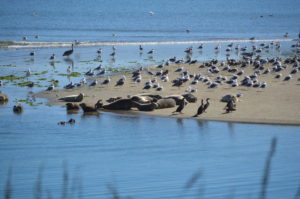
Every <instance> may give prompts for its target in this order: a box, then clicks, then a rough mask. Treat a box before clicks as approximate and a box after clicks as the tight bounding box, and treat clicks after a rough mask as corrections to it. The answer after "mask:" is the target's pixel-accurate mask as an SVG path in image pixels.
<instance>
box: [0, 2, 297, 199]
mask: <svg viewBox="0 0 300 199" xmlns="http://www.w3.org/2000/svg"><path fill="white" fill-rule="evenodd" d="M1 3H2V4H1V7H0V40H13V41H20V40H21V38H22V36H27V37H28V40H29V41H50V42H51V41H73V40H75V39H77V40H79V41H121V42H128V41H175V42H176V41H193V40H215V39H244V38H249V37H252V36H255V37H257V38H261V39H264V38H282V36H283V34H284V33H285V32H289V34H290V37H291V38H295V37H296V36H297V34H298V31H299V27H300V20H299V19H300V11H299V9H298V8H299V7H300V3H299V1H297V0H288V1H279V0H275V1H269V0H266V1H258V0H254V1H251V2H249V1H231V2H230V3H229V2H227V1H219V0H216V1H195V0H189V1H179V0H178V1H177V0H175V1H165V0H163V1H158V0H151V1H136V0H126V1H117V0H113V1H100V0H99V1H96V0H89V1H84V2H82V3H81V2H78V1H72V0H67V1H58V0H53V1H35V0H31V1H5V2H1ZM150 11H152V12H154V15H153V16H151V15H150V14H149V12H150ZM261 16H262V17H261ZM186 29H190V30H191V32H190V33H187V32H186V31H185V30H186ZM113 33H114V34H116V35H117V36H116V37H113V36H112V34H113ZM36 34H39V35H40V37H39V39H35V38H34V35H36ZM291 43H292V42H282V43H281V44H282V48H281V50H275V49H270V50H269V51H268V52H267V51H264V52H263V53H262V54H261V55H262V56H263V57H274V56H280V57H286V56H292V55H293V52H292V51H290V48H289V47H290V45H291ZM227 44H228V43H222V44H221V45H222V50H221V51H220V52H215V51H214V49H213V48H214V47H215V46H216V43H212V44H207V45H205V49H204V50H203V51H197V50H195V51H194V53H193V55H192V58H193V59H198V60H202V61H203V60H210V59H219V60H225V59H226V52H225V48H226V45H227ZM236 44H237V43H235V45H236ZM252 45H258V43H243V44H241V46H248V48H250V47H251V46H252ZM189 46H190V45H187V44H177V45H145V46H144V48H145V50H144V53H142V54H140V53H139V51H138V46H137V45H120V46H117V55H116V57H115V59H112V58H111V57H110V56H109V54H110V53H111V52H112V50H111V46H97V47H78V48H76V49H75V52H74V54H73V55H72V56H71V57H70V58H69V59H66V58H63V57H62V56H61V55H62V53H63V52H64V51H65V50H66V49H67V48H54V49H52V48H43V49H38V48H37V49H19V50H15V49H9V50H5V49H1V50H0V76H4V75H12V74H14V75H16V76H17V77H22V76H24V75H25V71H26V70H28V68H30V69H31V71H32V72H33V75H32V76H30V77H28V78H24V79H21V80H15V81H8V80H4V81H3V83H4V85H3V86H2V87H0V91H1V92H2V93H6V94H8V95H9V96H10V101H9V103H8V104H6V105H0V195H1V196H4V193H5V190H7V187H8V188H12V192H11V193H12V198H14V199H18V198H20V199H21V198H22V199H23V198H33V197H35V198H39V197H38V196H39V194H38V192H37V190H38V189H40V190H41V193H42V198H112V195H113V194H112V192H116V190H117V192H118V193H119V195H120V196H121V197H124V198H126V197H127V198H130V197H132V198H138V199H153V198H160V199H161V198H172V199H173V198H222V199H223V198H245V199H248V198H258V196H259V192H260V188H261V182H262V176H263V171H264V166H265V161H266V157H267V154H268V152H269V149H270V142H271V139H272V138H273V137H277V139H278V143H277V148H276V152H275V155H274V157H273V159H272V165H271V170H270V178H269V184H268V189H267V198H270V199H271V198H272V199H274V198H275V199H276V198H278V199H282V198H294V196H295V195H296V192H297V190H298V189H299V184H300V166H299V165H300V154H299V153H298V151H299V150H300V145H299V140H300V133H299V132H300V127H298V126H273V125H254V124H239V123H222V122H205V121H196V120H190V119H171V118H160V117H150V116H143V115H138V114H136V115H128V114H114V113H106V112H102V113H100V115H99V116H84V115H82V113H79V114H75V115H68V114H66V111H65V108H64V107H60V106H52V107H49V106H47V101H46V100H44V99H35V97H34V95H33V94H34V93H36V92H39V91H42V90H45V89H46V87H47V86H49V85H50V81H51V80H52V79H57V80H59V85H58V88H62V87H63V86H64V85H66V84H67V83H69V82H70V81H73V82H78V81H79V79H81V78H82V77H83V75H80V76H79V77H71V78H67V77H65V76H62V74H66V73H67V72H66V70H67V67H68V66H72V68H73V71H76V72H79V73H81V74H83V73H84V72H86V71H87V70H89V69H93V68H95V67H97V66H98V65H99V64H102V66H103V67H105V68H107V69H133V68H138V67H140V66H151V65H156V64H159V63H162V62H164V61H165V60H167V59H168V58H170V57H173V56H177V57H178V58H184V57H185V55H184V53H183V51H184V49H185V48H187V47H189ZM193 46H194V49H196V48H197V45H196V44H194V45H193ZM99 47H102V48H103V55H102V56H101V57H98V55H97V53H96V50H97V49H98V48H99ZM152 48H154V49H155V50H156V53H155V54H154V55H153V57H149V56H148V55H147V53H146V52H147V51H148V50H150V49H152ZM33 50H35V52H36V56H34V58H32V57H29V56H28V55H29V53H30V52H31V51H33ZM52 53H55V54H56V55H57V56H56V60H55V62H49V57H50V55H51V54H52ZM230 57H232V58H239V57H240V55H239V54H238V53H235V52H231V53H230ZM100 60H101V62H100ZM108 74H110V73H108ZM25 81H34V82H36V83H37V84H38V85H39V86H41V87H34V88H32V89H29V88H26V87H19V86H18V85H17V84H18V83H22V82H25ZM89 81H92V79H89ZM20 100H22V101H23V102H24V100H26V101H27V102H28V101H30V102H32V104H31V105H29V104H27V103H22V104H23V105H24V107H25V110H24V112H23V113H22V114H20V115H15V114H13V113H12V107H13V105H14V104H15V103H16V102H17V101H20ZM70 118H74V119H75V120H76V124H74V125H66V126H60V125H57V122H58V121H67V120H69V119H70ZM9 171H10V172H9ZM9 173H10V174H9ZM197 176H198V178H197ZM193 179H194V180H193ZM8 182H11V183H10V186H8V185H7V184H9V183H8Z"/></svg>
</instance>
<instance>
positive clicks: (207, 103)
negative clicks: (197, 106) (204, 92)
mask: <svg viewBox="0 0 300 199" xmlns="http://www.w3.org/2000/svg"><path fill="white" fill-rule="evenodd" d="M208 100H210V98H206V104H204V107H203V112H206V109H207V108H208V106H209V101H208Z"/></svg>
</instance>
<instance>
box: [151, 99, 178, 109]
mask: <svg viewBox="0 0 300 199" xmlns="http://www.w3.org/2000/svg"><path fill="white" fill-rule="evenodd" d="M156 104H157V109H162V108H173V107H175V106H176V101H175V99H173V98H166V99H160V100H158V101H157V102H156Z"/></svg>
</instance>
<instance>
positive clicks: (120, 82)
mask: <svg viewBox="0 0 300 199" xmlns="http://www.w3.org/2000/svg"><path fill="white" fill-rule="evenodd" d="M124 83H125V78H124V76H123V77H122V78H121V79H119V80H118V81H117V83H116V85H115V86H122V85H123V84H124Z"/></svg>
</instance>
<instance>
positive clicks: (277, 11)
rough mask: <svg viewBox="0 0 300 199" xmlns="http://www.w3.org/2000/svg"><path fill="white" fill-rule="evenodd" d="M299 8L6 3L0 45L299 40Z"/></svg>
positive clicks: (160, 0) (117, 0)
mask: <svg viewBox="0 0 300 199" xmlns="http://www.w3.org/2000/svg"><path fill="white" fill-rule="evenodd" d="M299 8H300V2H299V1H298V0H287V1H281V0H264V1H260V0H253V1H239V0H234V1H222V0H214V1H211V0H203V1H196V0H187V1H180V0H174V1H168V0H149V1H137V0H112V1H104V0H88V1H84V3H83V2H82V3H80V2H78V1H75V0H65V1H60V0H52V1H47V0H42V1H39V0H30V1H17V0H12V1H2V2H1V8H0V40H13V41H19V40H21V39H22V37H23V36H27V37H28V40H29V41H36V40H37V39H35V38H34V35H37V34H38V35H40V38H39V39H38V41H73V40H79V41H190V40H203V39H204V40H213V39H220V38H221V39H228V38H231V39H232V38H233V39H236V38H237V39H244V38H250V37H253V36H255V37H256V38H278V37H283V34H284V33H286V32H288V33H289V34H290V37H291V38H296V37H297V35H298V32H299V30H300V20H299V19H300V11H299ZM150 11H152V12H153V13H154V15H150V14H149V12H150ZM187 29H189V30H190V33H186V30H187ZM113 33H114V34H116V37H113V36H112V34H113Z"/></svg>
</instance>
